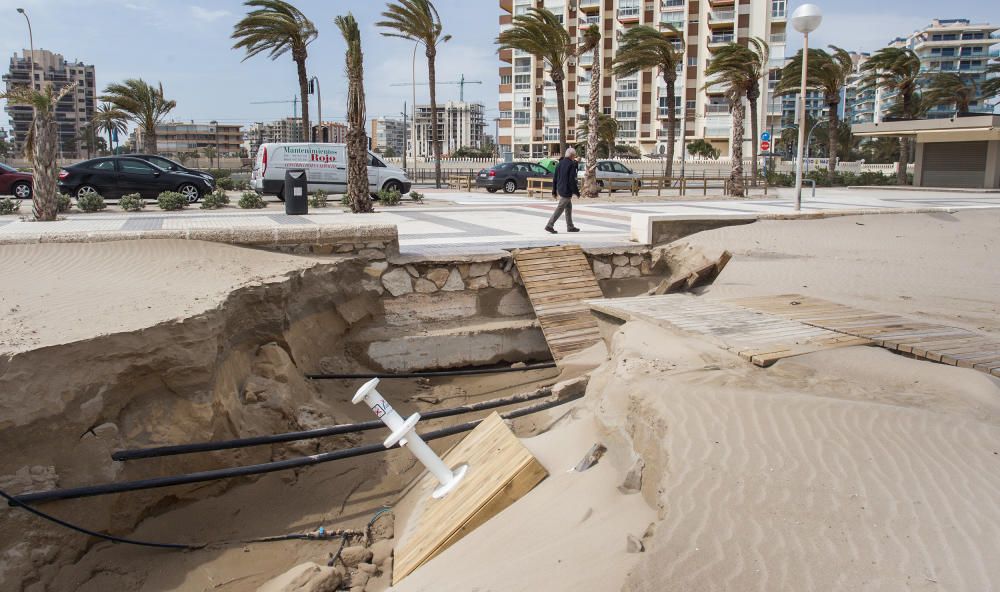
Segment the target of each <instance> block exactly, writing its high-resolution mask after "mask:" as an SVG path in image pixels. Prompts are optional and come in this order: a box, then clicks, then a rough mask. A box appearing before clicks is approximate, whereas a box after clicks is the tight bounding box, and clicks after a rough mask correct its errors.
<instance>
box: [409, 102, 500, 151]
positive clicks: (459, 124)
mask: <svg viewBox="0 0 1000 592" xmlns="http://www.w3.org/2000/svg"><path fill="white" fill-rule="evenodd" d="M485 111H486V109H485V107H484V106H483V105H482V104H481V103H465V102H462V101H448V102H447V103H445V104H444V105H440V104H439V105H438V117H437V122H438V139H439V140H440V142H441V154H450V153H452V152H454V151H456V150H458V149H459V148H482V147H483V133H484V132H485V130H486V120H485V118H484V113H485ZM410 135H411V137H412V142H411V143H410V146H408V148H409V154H410V155H411V156H412V155H413V153H414V151H416V155H417V156H425V157H429V156H433V155H434V150H433V148H432V142H431V106H430V105H417V109H416V115H415V116H414V122H413V131H412V133H411V134H410Z"/></svg>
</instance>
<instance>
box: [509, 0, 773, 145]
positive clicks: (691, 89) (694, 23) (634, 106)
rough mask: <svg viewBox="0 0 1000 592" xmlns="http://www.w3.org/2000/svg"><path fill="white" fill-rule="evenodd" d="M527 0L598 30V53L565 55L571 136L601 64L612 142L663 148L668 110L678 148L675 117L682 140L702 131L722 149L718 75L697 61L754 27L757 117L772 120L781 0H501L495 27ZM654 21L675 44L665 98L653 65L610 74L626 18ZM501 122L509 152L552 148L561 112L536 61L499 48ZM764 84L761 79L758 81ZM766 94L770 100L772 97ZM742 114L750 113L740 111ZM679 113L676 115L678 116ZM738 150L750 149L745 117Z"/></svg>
mask: <svg viewBox="0 0 1000 592" xmlns="http://www.w3.org/2000/svg"><path fill="white" fill-rule="evenodd" d="M530 7H538V8H546V9H548V10H550V11H552V12H553V13H555V14H556V15H557V16H558V17H560V18H561V19H562V22H563V23H564V24H565V26H566V28H567V31H568V32H569V34H570V36H571V37H573V38H574V40H576V41H579V40H580V36H581V35H582V32H583V30H585V29H586V28H587V27H589V26H590V25H591V24H597V25H599V26H600V27H601V32H602V37H603V41H602V49H601V56H600V59H601V63H600V64H597V65H595V64H594V58H593V55H586V54H585V55H582V56H580V58H579V60H578V61H575V62H572V63H571V64H570V65H569V67H568V71H567V77H566V111H567V139H568V140H569V141H570V142H575V136H576V134H575V132H576V128H577V125H578V122H579V120H580V118H583V117H585V116H586V115H585V114H586V107H587V102H588V100H589V93H590V86H589V85H590V80H591V73H592V72H593V69H594V68H595V66H596V67H600V68H601V72H602V73H601V99H600V100H601V110H602V111H603V112H604V113H607V114H609V115H613V116H614V117H615V118H616V119H617V120H618V123H619V132H618V140H617V141H618V142H619V143H622V144H631V145H635V146H638V147H639V149H640V151H641V152H642V153H643V154H663V153H665V152H666V140H667V132H668V130H667V116H668V113H669V110H670V109H674V111H675V113H676V114H677V117H678V129H677V130H676V132H677V134H676V137H677V145H676V146H675V154H678V155H679V154H680V150H681V149H682V140H681V133H680V129H681V128H682V127H683V129H684V135H685V137H686V139H687V141H688V142H690V141H692V140H695V139H705V140H707V141H708V142H710V143H712V144H713V145H714V146H716V148H718V149H719V150H720V151H721V152H722V153H723V154H728V153H729V152H730V146H729V144H730V135H731V134H730V129H731V120H730V115H729V105H728V103H727V101H726V100H725V98H724V97H723V88H722V86H721V85H712V86H707V88H706V85H707V84H708V83H710V81H709V80H708V77H706V76H705V74H704V72H705V68H706V67H707V65H708V63H709V62H710V61H711V59H712V55H713V53H714V52H715V51H716V50H718V49H719V48H720V47H723V46H725V45H726V44H728V43H731V42H737V43H746V42H747V40H748V39H749V38H751V37H758V38H761V39H763V40H764V41H766V42H768V44H769V45H770V54H771V55H770V64H769V65H770V68H771V70H772V71H771V75H770V76H769V80H768V82H767V88H766V89H762V92H761V97H760V99H759V105H760V106H761V108H760V110H759V111H760V112H759V122H758V123H759V126H760V129H762V130H765V129H769V128H774V127H780V123H781V122H780V119H781V115H782V113H783V106H782V104H781V101H780V100H777V99H774V96H773V89H774V86H775V85H776V84H777V81H778V77H777V75H776V73H777V72H776V71H777V70H778V69H780V68H781V67H782V66H783V65H784V63H785V35H786V16H787V15H786V8H787V7H786V0H500V8H501V15H500V30H501V31H503V30H505V29H507V28H508V27H510V25H511V22H512V19H513V16H514V15H517V14H523V13H525V12H527V11H528V9H529V8H530ZM639 24H642V25H649V26H653V27H658V28H661V29H662V30H663V31H664V32H665V33H666V34H668V35H671V36H673V37H674V39H675V45H676V47H677V48H678V49H680V50H681V51H683V53H684V55H683V64H682V65H681V67H680V68H679V70H678V77H677V82H676V85H675V91H676V97H677V99H676V101H675V104H674V105H668V104H667V97H666V86H665V84H664V83H663V79H662V76H660V74H659V72H654V71H652V70H645V71H642V72H639V73H637V74H634V75H632V76H628V77H615V76H612V75H611V63H612V60H613V58H614V54H615V51H616V49H617V47H618V43H619V39H620V37H621V35H622V34H624V32H625V31H627V30H628V28H629V27H632V26H635V25H639ZM500 60H501V61H502V62H503V64H501V66H500V104H499V110H500V122H499V127H500V131H499V139H498V142H499V144H500V145H501V147H502V149H504V150H512V151H513V152H514V154H516V155H531V156H535V157H539V156H543V155H546V154H548V153H550V152H552V151H554V150H557V149H558V145H559V144H558V141H559V121H558V115H557V113H558V105H557V103H556V97H555V88H554V86H553V85H552V83H551V81H550V80H549V77H548V74H547V73H546V68H545V66H544V64H542V63H541V62H539V61H538V60H536V59H535V58H534V57H532V56H531V55H528V54H525V53H523V52H518V51H510V50H505V51H502V52H500ZM762 86H764V84H763V81H762ZM773 99H774V100H773ZM747 117H749V113H748V114H747ZM682 120H683V123H682ZM746 129H747V135H746V140H745V145H744V150H745V151H748V150H749V142H750V141H751V139H750V138H749V130H750V124H749V121H748V122H747V126H746Z"/></svg>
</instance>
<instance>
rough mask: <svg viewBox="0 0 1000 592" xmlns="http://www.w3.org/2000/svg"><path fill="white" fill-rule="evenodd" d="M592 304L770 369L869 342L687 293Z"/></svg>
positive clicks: (602, 310) (604, 311) (611, 300)
mask: <svg viewBox="0 0 1000 592" xmlns="http://www.w3.org/2000/svg"><path fill="white" fill-rule="evenodd" d="M588 305H589V306H590V307H591V308H592V309H593V310H595V311H598V312H600V313H603V314H606V315H609V316H612V317H615V318H618V319H621V320H623V321H629V320H632V319H636V318H638V319H644V320H646V321H649V322H652V323H654V324H658V325H660V326H666V327H669V328H670V329H673V330H679V331H684V332H688V333H694V334H697V335H701V336H704V337H707V338H708V339H709V340H711V341H713V342H714V343H715V344H716V345H718V346H719V347H721V348H723V349H725V350H728V351H731V352H733V353H735V354H737V355H739V356H740V357H741V358H743V359H745V360H747V361H749V362H751V363H753V364H755V365H757V366H770V365H771V364H773V363H774V362H776V361H778V360H780V359H782V358H788V357H791V356H798V355H802V354H807V353H811V352H815V351H820V350H825V349H832V348H835V347H847V346H851V345H869V344H870V343H871V342H870V341H869V340H867V339H864V338H859V337H855V336H851V335H844V334H842V333H837V332H835V331H830V330H827V329H823V328H819V327H813V326H810V325H807V324H805V323H801V322H798V321H794V320H788V319H785V318H782V317H780V316H775V315H771V314H764V313H761V312H755V311H752V310H747V309H746V308H743V307H740V306H736V305H734V304H727V303H724V302H719V301H712V300H707V299H705V298H699V297H696V296H690V295H686V294H668V295H665V296H639V297H637V298H615V299H602V300H592V301H590V302H589V303H588Z"/></svg>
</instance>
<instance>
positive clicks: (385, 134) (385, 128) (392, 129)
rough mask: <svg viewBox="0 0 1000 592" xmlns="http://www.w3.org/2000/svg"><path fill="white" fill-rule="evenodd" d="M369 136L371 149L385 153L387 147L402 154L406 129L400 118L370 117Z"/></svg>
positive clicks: (404, 146) (404, 147)
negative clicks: (370, 128)
mask: <svg viewBox="0 0 1000 592" xmlns="http://www.w3.org/2000/svg"><path fill="white" fill-rule="evenodd" d="M369 137H370V138H371V145H372V150H374V151H375V152H380V153H385V152H386V151H387V149H392V153H393V154H395V155H396V156H402V155H403V151H404V150H405V149H406V137H407V131H406V127H405V126H404V125H403V120H401V119H391V118H388V117H377V118H375V119H372V131H371V134H370V135H369ZM443 146H444V145H443V144H442V147H443Z"/></svg>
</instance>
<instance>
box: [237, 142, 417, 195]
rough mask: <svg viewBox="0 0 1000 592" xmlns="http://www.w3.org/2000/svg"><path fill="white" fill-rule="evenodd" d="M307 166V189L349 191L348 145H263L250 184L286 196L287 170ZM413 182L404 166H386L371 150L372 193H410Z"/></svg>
mask: <svg viewBox="0 0 1000 592" xmlns="http://www.w3.org/2000/svg"><path fill="white" fill-rule="evenodd" d="M288 169H304V170H305V171H306V180H307V181H308V186H309V188H308V191H309V192H314V191H319V190H320V189H322V190H323V191H326V192H327V193H345V192H346V191H347V145H346V144H311V143H304V142H303V143H285V144H278V143H274V144H261V145H260V148H258V149H257V156H256V158H254V163H253V171H252V172H251V173H250V187H251V188H253V190H254V191H256V192H257V193H258V194H261V195H276V196H277V197H278V199H282V200H283V199H284V197H285V196H284V185H285V171H286V170H288ZM411 185H412V182H411V181H410V179H409V178H407V176H406V171H404V170H403V169H400V168H397V167H393V166H389V165H387V164H386V163H385V162H384V161H383V160H382V159H381V158H379V156H378V155H376V154H374V153H372V152H369V153H368V187H369V190H370V191H371V192H372V193H376V192H378V191H381V190H386V191H391V190H393V189H395V190H396V191H398V192H400V193H404V194H405V193H408V192H409V191H410V187H411Z"/></svg>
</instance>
